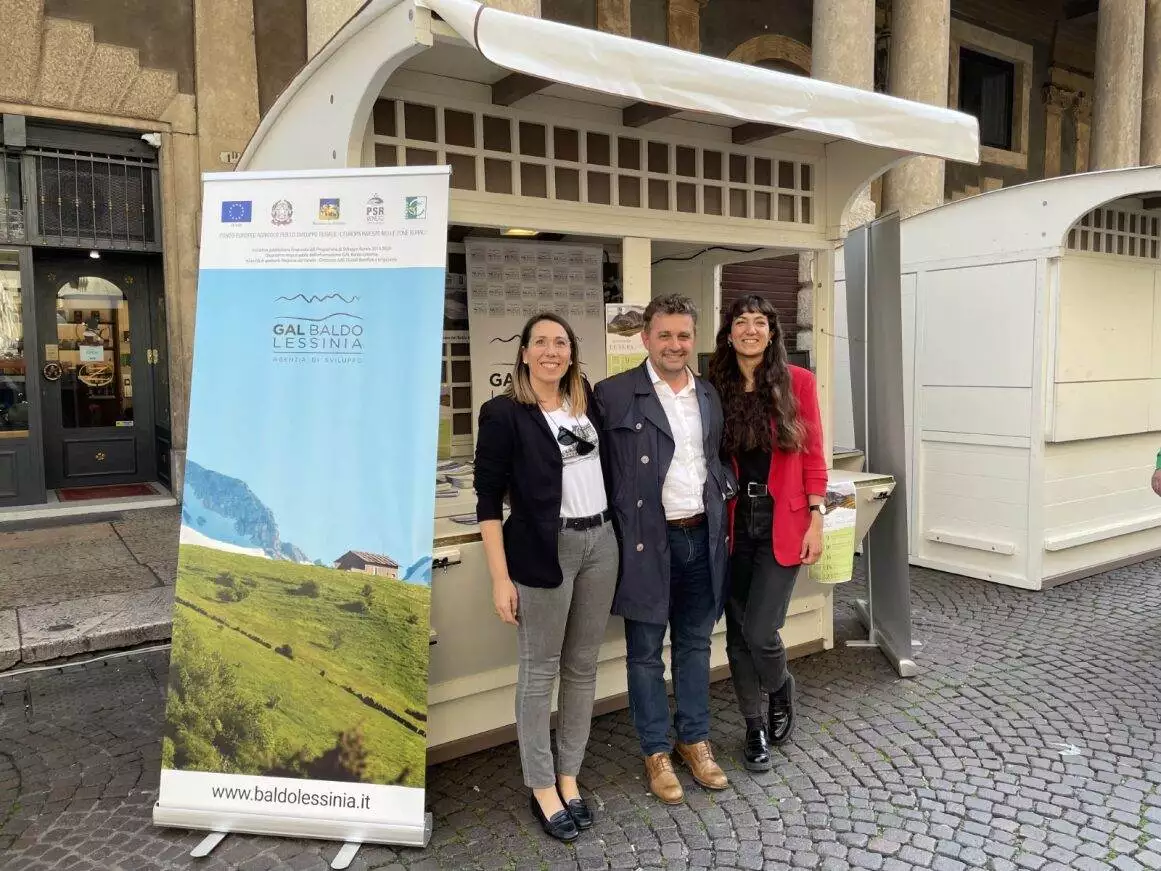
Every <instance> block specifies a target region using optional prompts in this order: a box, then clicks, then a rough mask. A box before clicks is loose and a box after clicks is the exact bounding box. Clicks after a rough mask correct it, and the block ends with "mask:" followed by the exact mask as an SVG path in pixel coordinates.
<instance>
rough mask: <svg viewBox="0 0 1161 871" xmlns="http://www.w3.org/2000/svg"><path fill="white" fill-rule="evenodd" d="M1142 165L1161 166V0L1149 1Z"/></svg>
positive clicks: (1142, 84)
mask: <svg viewBox="0 0 1161 871" xmlns="http://www.w3.org/2000/svg"><path fill="white" fill-rule="evenodd" d="M1141 163H1142V164H1144V165H1145V166H1155V165H1157V164H1161V0H1145V52H1144V75H1143V76H1142V81H1141Z"/></svg>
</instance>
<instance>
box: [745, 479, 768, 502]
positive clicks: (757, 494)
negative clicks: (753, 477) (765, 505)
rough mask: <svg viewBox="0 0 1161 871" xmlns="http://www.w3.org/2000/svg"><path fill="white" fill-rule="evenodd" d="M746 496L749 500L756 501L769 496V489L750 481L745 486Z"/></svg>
mask: <svg viewBox="0 0 1161 871" xmlns="http://www.w3.org/2000/svg"><path fill="white" fill-rule="evenodd" d="M746 495H747V496H748V497H750V498H751V499H758V498H761V497H762V496H769V495H770V488H769V487H767V486H766V485H765V484H759V483H757V482H755V481H750V482H748V483H747V484H746Z"/></svg>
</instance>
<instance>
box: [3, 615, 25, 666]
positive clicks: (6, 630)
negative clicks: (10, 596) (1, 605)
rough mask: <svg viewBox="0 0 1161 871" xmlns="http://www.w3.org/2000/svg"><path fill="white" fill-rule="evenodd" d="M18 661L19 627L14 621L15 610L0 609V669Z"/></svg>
mask: <svg viewBox="0 0 1161 871" xmlns="http://www.w3.org/2000/svg"><path fill="white" fill-rule="evenodd" d="M0 601H2V600H0ZM19 661H20V629H19V627H18V625H17V622H16V610H15V609H11V610H4V611H0V671H3V670H4V669H6V668H11V667H12V666H14V665H16V663H18V662H19Z"/></svg>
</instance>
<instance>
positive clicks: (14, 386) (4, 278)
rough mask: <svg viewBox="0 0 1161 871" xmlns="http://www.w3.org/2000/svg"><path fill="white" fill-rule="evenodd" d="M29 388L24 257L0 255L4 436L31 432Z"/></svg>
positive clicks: (0, 393)
mask: <svg viewBox="0 0 1161 871" xmlns="http://www.w3.org/2000/svg"><path fill="white" fill-rule="evenodd" d="M32 386H33V387H35V384H34V385H32ZM28 388H29V383H28V370H27V367H26V364H25V359H24V307H23V304H22V302H21V296H20V254H19V252H17V251H0V432H15V431H25V430H27V429H28V415H29V399H28Z"/></svg>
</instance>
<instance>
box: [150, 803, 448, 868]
mask: <svg viewBox="0 0 1161 871" xmlns="http://www.w3.org/2000/svg"><path fill="white" fill-rule="evenodd" d="M176 816H180V814H178V815H175V819H174V820H173V821H172V822H169V823H166V825H173V826H178V827H182V828H190V829H200V828H205V826H204V825H194V824H192V823H190V822H181V821H178V819H176ZM155 819H156V817H155ZM431 829H432V815H431V812H430V811H428V812H427V813H425V814H424V826H423V842H422V843H419V844H415V845H414V846H417V847H426V846H427V845H428V843H429V842H430V841H431ZM229 834H230V833H229V832H228V831H214V832H210V833H209V834H208V835H206V836H205V837H204V838H202V839H201V840H200V841H199V842H198V844H197V846H195V847H194V848H193V849H192V850H190V851H189V854H190V857H191V858H194V859H201V858H202V857H204V856H208V855H210V854H211V853H213V852H214V850H216V849H217V847H218V845H219V844H221V843H222V842H223V841H224V840H226V837H227V836H228V835H229ZM275 834H277V833H275ZM362 846H363V842H362V841H343V845H342V846H341V847H340V848H339V851H338V852H337V853H336V854H335V858H334V859H332V860H331V863H330V864H331V868H334V869H336V871H342V869H344V868H349V867H350V865H351V863H352V862H354V861H355V857H356V856H357V855H359V848H360V847H362Z"/></svg>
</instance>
